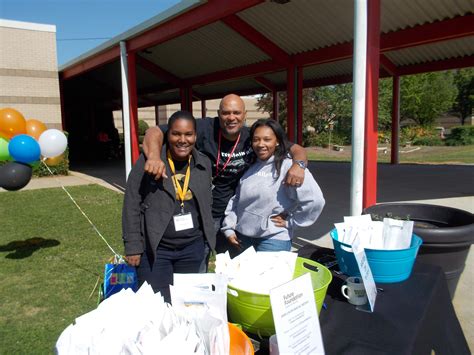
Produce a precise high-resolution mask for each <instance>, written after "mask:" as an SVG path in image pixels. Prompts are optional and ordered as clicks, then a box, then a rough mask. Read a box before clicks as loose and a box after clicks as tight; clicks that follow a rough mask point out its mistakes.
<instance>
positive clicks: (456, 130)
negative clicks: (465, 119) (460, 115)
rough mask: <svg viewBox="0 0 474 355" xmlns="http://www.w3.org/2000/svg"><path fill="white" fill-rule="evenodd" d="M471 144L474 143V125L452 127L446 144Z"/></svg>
mask: <svg viewBox="0 0 474 355" xmlns="http://www.w3.org/2000/svg"><path fill="white" fill-rule="evenodd" d="M471 144H474V126H461V127H453V128H451V134H450V135H449V136H448V138H447V139H446V145H471Z"/></svg>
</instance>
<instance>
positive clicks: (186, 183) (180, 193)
mask: <svg viewBox="0 0 474 355" xmlns="http://www.w3.org/2000/svg"><path fill="white" fill-rule="evenodd" d="M166 155H167V158H168V163H169V165H170V169H171V172H172V173H173V176H172V178H173V184H174V187H175V189H176V193H177V194H178V197H179V199H180V200H181V212H182V213H184V197H185V196H186V193H187V192H188V186H189V179H190V178H191V155H190V156H189V160H188V168H187V169H186V175H185V177H184V185H183V188H181V185H180V183H179V181H178V178H177V177H176V172H175V170H174V162H173V159H172V158H171V154H170V151H169V150H168V151H167V152H166Z"/></svg>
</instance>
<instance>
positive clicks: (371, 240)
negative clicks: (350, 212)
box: [334, 214, 413, 250]
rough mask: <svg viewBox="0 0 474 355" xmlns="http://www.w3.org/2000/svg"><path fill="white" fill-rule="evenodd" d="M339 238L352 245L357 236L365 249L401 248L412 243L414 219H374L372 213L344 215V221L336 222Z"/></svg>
mask: <svg viewBox="0 0 474 355" xmlns="http://www.w3.org/2000/svg"><path fill="white" fill-rule="evenodd" d="M334 226H335V227H336V230H337V238H338V240H339V241H340V242H341V243H344V244H348V245H352V243H353V242H354V240H355V238H359V240H360V244H361V246H362V247H363V248H365V249H377V250H399V249H407V248H409V247H410V245H411V239H412V234H413V221H402V220H397V219H392V218H384V220H383V222H379V221H372V218H371V216H370V214H365V215H362V216H351V217H344V222H343V223H335V224H334Z"/></svg>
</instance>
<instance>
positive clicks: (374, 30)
mask: <svg viewBox="0 0 474 355" xmlns="http://www.w3.org/2000/svg"><path fill="white" fill-rule="evenodd" d="M379 67H380V0H369V1H368V4H367V81H366V103H365V147H364V179H363V194H362V207H363V208H366V207H369V206H372V205H374V204H376V203H377V138H378V130H377V124H378V117H377V116H378V96H379V90H378V87H379V86H378V84H379Z"/></svg>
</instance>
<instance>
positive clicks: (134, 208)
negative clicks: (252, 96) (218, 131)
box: [122, 111, 216, 302]
mask: <svg viewBox="0 0 474 355" xmlns="http://www.w3.org/2000/svg"><path fill="white" fill-rule="evenodd" d="M168 127H169V129H168V132H167V144H166V146H164V148H163V151H162V159H163V161H164V162H166V173H167V176H168V178H167V179H160V180H155V178H154V177H153V176H152V175H148V174H146V173H145V171H144V165H145V157H144V156H143V155H141V156H140V158H139V159H138V161H137V162H136V164H135V165H134V167H133V169H132V171H131V172H130V175H129V177H128V180H127V189H126V191H125V198H124V205H123V213H122V229H123V241H124V245H125V255H126V257H127V261H128V263H129V264H130V265H132V266H136V268H137V275H138V281H139V285H141V284H142V283H143V282H144V281H147V282H148V283H149V284H150V285H151V286H152V288H153V290H154V291H155V292H157V291H160V293H161V294H162V296H163V297H164V299H165V301H167V302H170V291H169V285H170V284H173V273H196V272H199V268H200V265H201V264H202V263H203V262H204V257H205V253H204V248H205V243H206V242H207V243H208V245H209V246H210V248H211V249H214V247H215V244H216V239H215V238H216V237H215V232H214V224H213V219H212V214H211V204H212V196H211V164H210V161H209V159H208V158H207V157H206V156H204V155H203V154H201V153H199V152H198V151H197V150H196V149H195V148H194V144H195V142H196V121H195V120H194V117H193V116H192V115H191V114H190V113H189V112H186V111H178V112H176V113H174V114H173V115H171V117H170V119H169V122H168Z"/></svg>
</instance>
